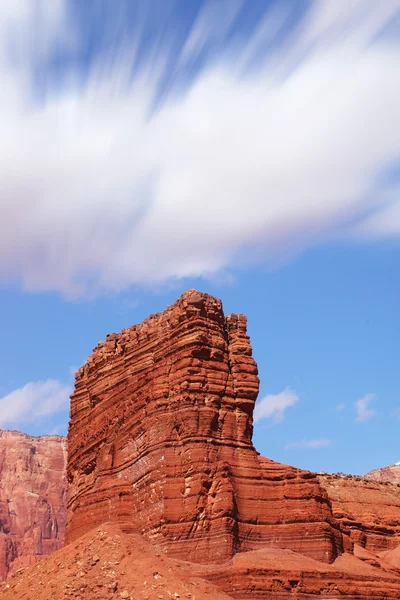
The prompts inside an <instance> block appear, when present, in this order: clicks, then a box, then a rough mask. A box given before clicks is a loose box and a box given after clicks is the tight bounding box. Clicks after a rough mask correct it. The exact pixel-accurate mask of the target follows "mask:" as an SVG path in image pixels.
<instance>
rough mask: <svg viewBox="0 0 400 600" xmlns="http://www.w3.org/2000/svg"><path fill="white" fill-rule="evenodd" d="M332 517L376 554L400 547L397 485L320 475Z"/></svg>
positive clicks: (358, 541) (345, 476) (363, 545)
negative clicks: (329, 503)
mask: <svg viewBox="0 0 400 600" xmlns="http://www.w3.org/2000/svg"><path fill="white" fill-rule="evenodd" d="M318 479H319V481H320V483H321V485H322V487H323V488H324V489H325V490H326V492H327V494H328V497H329V500H330V502H331V506H332V511H333V515H334V517H335V518H336V519H337V520H338V521H340V526H341V530H342V531H343V532H346V533H347V534H348V535H349V536H350V539H351V540H352V542H354V543H356V544H358V545H359V546H361V547H362V548H365V549H366V550H368V551H370V552H373V553H379V552H382V551H384V550H392V549H394V548H396V547H397V546H400V486H399V485H397V484H391V483H380V482H377V481H371V480H367V479H365V478H364V477H352V476H350V475H328V474H324V475H319V476H318Z"/></svg>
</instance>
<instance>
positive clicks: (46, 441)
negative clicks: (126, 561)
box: [0, 430, 67, 580]
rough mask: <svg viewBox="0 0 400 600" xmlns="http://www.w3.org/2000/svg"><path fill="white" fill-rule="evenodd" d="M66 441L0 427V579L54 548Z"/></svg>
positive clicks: (61, 525)
mask: <svg viewBox="0 0 400 600" xmlns="http://www.w3.org/2000/svg"><path fill="white" fill-rule="evenodd" d="M66 462H67V442H66V439H65V438H63V437H60V436H45V437H37V438H34V437H30V436H28V435H24V434H22V433H18V432H16V431H2V430H0V580H2V579H5V578H6V576H7V575H8V574H9V573H12V572H15V571H16V570H17V569H19V568H21V567H25V566H26V565H30V564H33V563H34V562H36V561H37V560H38V559H39V558H41V557H43V556H45V555H47V554H50V553H51V552H53V551H54V550H57V549H58V548H60V547H61V546H62V544H63V541H64V530H65V518H66V495H67V486H66V472H65V471H66Z"/></svg>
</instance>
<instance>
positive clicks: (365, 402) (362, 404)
mask: <svg viewBox="0 0 400 600" xmlns="http://www.w3.org/2000/svg"><path fill="white" fill-rule="evenodd" d="M375 397H376V396H375V394H366V395H365V396H364V397H363V398H360V400H357V402H355V403H354V406H355V407H356V411H357V416H356V419H355V421H356V423H364V422H365V421H369V419H371V418H372V417H374V416H375V415H376V410H375V409H373V408H370V406H369V405H370V404H371V402H373V401H374V400H375Z"/></svg>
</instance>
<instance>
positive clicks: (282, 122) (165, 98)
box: [0, 0, 400, 473]
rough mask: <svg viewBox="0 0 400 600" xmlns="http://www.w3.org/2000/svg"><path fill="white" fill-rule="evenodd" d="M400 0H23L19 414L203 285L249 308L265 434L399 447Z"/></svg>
mask: <svg viewBox="0 0 400 600" xmlns="http://www.w3.org/2000/svg"><path fill="white" fill-rule="evenodd" d="M399 15H400V2H399V1H398V0H386V2H384V3H377V2H375V0H354V1H353V2H350V1H349V0H335V2H321V1H316V2H312V1H311V0H310V1H304V2H302V1H301V2H299V1H294V0H293V1H289V0H287V1H277V0H275V1H272V0H271V1H270V2H266V1H261V0H260V1H258V0H210V1H207V2H201V1H195V0H193V1H191V2H187V1H186V0H170V1H169V0H143V1H142V0H137V1H135V2H132V1H130V0H129V1H128V0H127V1H124V0H119V2H117V3H111V2H108V1H107V0H88V1H86V2H80V1H75V0H73V1H72V0H71V1H67V0H52V2H51V3H49V2H47V1H46V0H43V1H34V0H22V1H21V2H14V1H13V0H3V1H2V3H1V7H0V71H1V81H2V88H1V93H0V127H1V137H0V210H1V213H0V215H1V218H0V285H1V288H0V314H1V317H0V321H1V330H2V333H3V345H2V349H1V350H0V361H1V365H2V370H1V378H0V427H3V428H15V429H21V430H23V431H26V432H28V433H34V434H41V433H50V432H60V433H66V428H67V423H68V393H69V390H70V389H71V388H72V385H73V370H74V368H76V367H78V366H80V365H81V364H83V363H84V362H85V360H86V358H87V356H88V355H89V354H90V352H91V350H92V348H93V347H94V346H95V345H96V344H97V342H98V341H99V340H101V339H104V338H105V335H106V334H107V333H109V332H113V331H120V330H121V329H122V328H123V327H127V326H129V325H132V324H134V323H138V322H140V321H141V320H142V319H143V318H145V317H146V316H147V315H148V314H150V313H154V312H157V311H159V310H163V309H164V308H165V307H166V306H167V305H168V304H170V303H172V302H173V301H174V300H175V299H176V298H177V297H178V296H179V295H180V293H181V292H182V291H183V290H185V289H187V288H190V287H196V288H199V289H200V290H202V291H207V292H209V293H211V294H214V295H216V296H218V297H221V298H222V300H223V302H224V307H225V311H226V312H227V313H229V312H243V313H245V314H246V315H247V316H248V318H249V334H250V336H251V339H252V344H253V347H254V355H255V358H256V360H257V362H258V364H259V369H260V377H261V390H260V397H259V400H258V403H257V408H256V424H255V436H254V437H255V443H256V446H257V448H258V449H259V450H260V451H261V452H262V453H263V454H264V455H266V456H269V457H271V458H275V459H277V460H280V461H283V462H288V463H292V464H294V465H297V466H300V467H305V468H310V469H314V470H327V471H347V472H351V473H363V472H365V471H367V470H369V469H371V468H374V467H378V466H382V465H385V464H389V463H393V462H395V461H397V460H399V455H400V450H399V447H398V432H399V426H400V416H399V415H400V398H399V383H398V371H399V358H398V357H399V356H400V348H399V331H400V327H399V325H400V323H399V310H398V306H399V299H400V298H399V274H398V271H399V269H398V264H399V257H400V246H399V236H400V202H399V189H400V186H399V164H400V136H399V131H400V108H399V107H400V103H399V101H398V98H399V97H400V78H399V76H398V71H399V64H400V42H399V39H400V38H399V25H400V16H399Z"/></svg>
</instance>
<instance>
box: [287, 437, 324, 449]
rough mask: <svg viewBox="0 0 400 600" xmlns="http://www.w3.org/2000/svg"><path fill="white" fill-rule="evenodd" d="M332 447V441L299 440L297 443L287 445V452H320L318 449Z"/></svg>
mask: <svg viewBox="0 0 400 600" xmlns="http://www.w3.org/2000/svg"><path fill="white" fill-rule="evenodd" d="M331 445H332V440H329V439H326V438H322V439H315V440H308V439H303V440H298V441H297V442H289V443H288V444H286V445H285V450H296V449H299V450H303V449H305V450H318V448H328V447H329V446H331Z"/></svg>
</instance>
